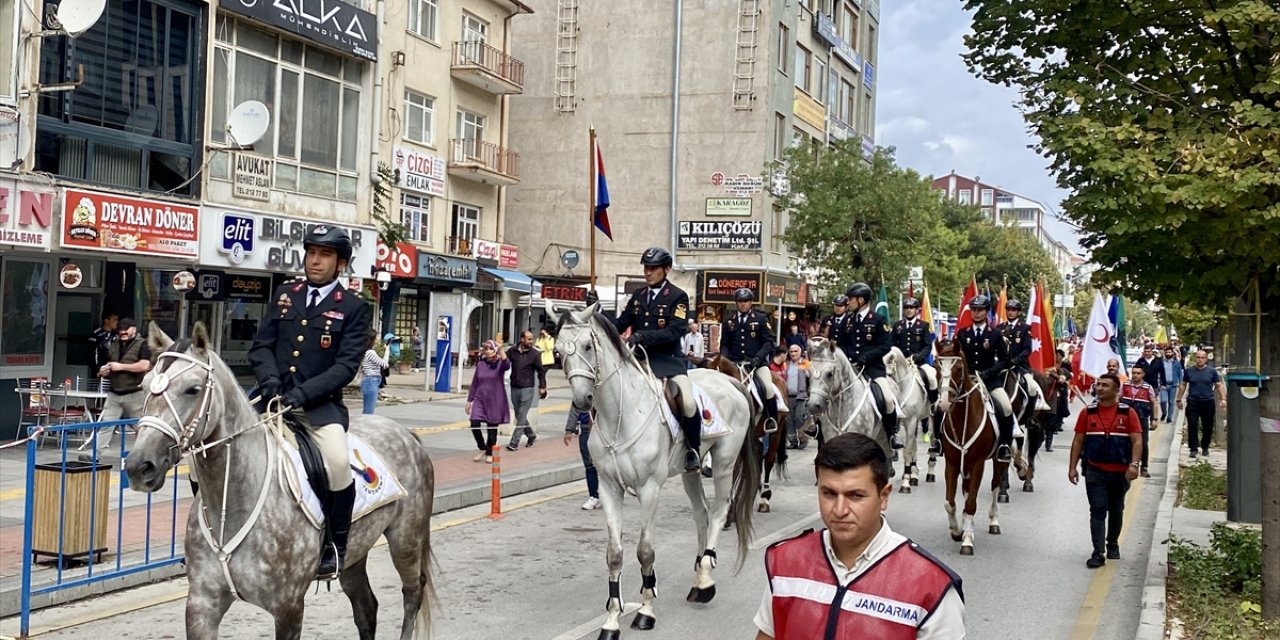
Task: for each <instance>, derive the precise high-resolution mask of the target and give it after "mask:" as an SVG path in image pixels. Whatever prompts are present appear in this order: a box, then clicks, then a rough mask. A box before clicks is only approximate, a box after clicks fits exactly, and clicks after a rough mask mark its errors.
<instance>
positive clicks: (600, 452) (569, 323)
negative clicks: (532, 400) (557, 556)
mask: <svg viewBox="0 0 1280 640" xmlns="http://www.w3.org/2000/svg"><path fill="white" fill-rule="evenodd" d="M599 311H600V306H599V304H593V305H591V306H589V307H587V308H586V309H582V310H575V311H566V312H563V313H562V314H561V315H560V330H559V335H558V337H557V339H556V351H557V352H559V353H560V356H561V357H562V358H563V361H564V371H565V375H567V376H568V377H569V384H570V386H571V387H572V390H573V406H574V407H575V408H577V409H578V410H581V411H586V410H588V409H592V408H594V409H595V412H596V422H595V426H594V427H593V428H592V430H591V440H590V442H588V443H587V446H588V447H589V448H590V451H591V460H592V462H593V463H595V466H596V470H597V471H598V472H599V474H600V503H601V505H602V506H603V507H604V516H605V522H606V524H607V526H608V530H609V546H608V550H607V552H606V559H607V561H608V565H609V599H608V604H607V608H608V611H609V615H608V617H607V618H606V620H605V623H604V625H602V627H601V629H600V635H599V638H600V639H601V640H613V639H616V638H618V637H619V633H620V631H619V626H618V618H619V617H620V616H621V615H622V595H621V587H620V585H619V581H620V579H621V575H622V501H623V496H624V491H625V490H626V488H627V487H630V488H632V489H634V490H635V493H636V495H637V496H638V497H639V499H640V540H639V543H638V544H637V545H636V557H637V558H638V559H639V561H640V577H641V581H642V588H641V590H640V594H641V606H640V610H639V612H637V613H636V617H635V619H634V620H632V622H631V628H633V629H640V630H649V629H652V628H653V627H654V624H655V618H654V613H653V598H654V596H655V595H656V593H657V592H656V585H657V579H656V577H655V574H654V571H653V562H654V558H655V554H654V550H653V538H652V535H653V520H654V515H655V514H656V513H657V510H658V492H659V490H660V489H661V488H662V485H663V483H664V482H666V480H667V478H668V477H670V476H671V475H673V474H679V475H680V477H681V480H683V482H684V490H685V493H687V494H688V496H689V503H690V505H691V506H692V507H693V519H694V522H695V523H696V524H697V527H698V549H699V552H698V554H697V557H696V559H695V561H694V567H695V572H696V575H695V577H694V582H693V588H692V589H691V590H690V591H689V595H688V597H687V598H686V599H687V600H688V601H689V602H710V601H711V599H712V598H713V597H715V593H716V588H715V581H714V580H712V579H711V570H712V569H713V568H715V565H716V543H717V541H718V539H719V536H720V530H721V528H722V527H723V525H724V521H725V517H726V516H727V515H728V512H729V502H730V498H731V497H732V499H733V503H734V505H736V506H735V509H734V510H735V513H734V519H735V521H736V522H737V526H738V567H739V568H741V566H742V562H743V560H744V559H745V558H746V555H747V548H748V545H749V544H750V542H751V514H752V508H751V507H752V504H751V503H752V498H753V497H754V496H755V494H756V491H757V490H758V489H759V486H760V462H759V460H758V456H759V451H758V449H759V447H758V443H757V442H756V440H755V438H752V437H751V426H752V418H753V415H752V404H751V399H750V396H749V395H748V392H747V388H746V387H745V386H743V385H742V383H741V382H738V381H737V380H734V379H733V378H730V377H729V376H726V375H723V374H721V373H720V372H718V371H711V370H710V369H694V370H692V371H690V372H689V376H690V380H691V381H692V382H693V383H694V384H696V385H697V386H698V387H701V388H702V390H703V391H705V392H706V393H707V395H708V396H710V397H711V399H712V401H713V403H714V404H715V408H716V410H717V411H719V413H720V415H721V417H722V418H723V419H724V420H725V421H726V423H727V424H728V425H729V426H730V427H732V429H733V431H732V432H731V433H729V434H727V435H722V436H719V437H714V438H703V441H702V453H704V454H705V453H706V452H708V451H710V453H711V466H712V470H713V472H714V473H713V476H712V480H713V482H714V484H715V498H714V499H713V500H712V501H711V503H710V504H708V503H707V499H706V495H705V494H704V492H703V489H702V475H701V474H699V473H698V472H696V471H695V472H690V473H682V471H683V469H684V452H683V443H682V442H676V441H675V439H674V437H673V436H672V434H671V430H670V429H669V428H668V426H667V419H666V413H665V411H664V410H663V405H664V404H666V399H665V397H664V394H663V385H662V383H661V382H660V381H659V380H658V379H657V378H654V377H653V373H652V372H651V371H649V370H648V368H647V367H645V366H644V365H643V364H642V363H641V362H640V361H638V360H637V359H636V358H635V356H633V355H632V353H631V349H630V348H629V347H628V346H627V345H626V343H625V342H623V341H622V337H621V336H620V335H618V331H617V329H616V328H615V327H614V326H613V323H611V322H609V320H608V319H607V318H605V317H604V316H602V315H600V314H599ZM735 467H736V472H735ZM731 494H732V496H731Z"/></svg>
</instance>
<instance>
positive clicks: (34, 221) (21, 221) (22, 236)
mask: <svg viewBox="0 0 1280 640" xmlns="http://www.w3.org/2000/svg"><path fill="white" fill-rule="evenodd" d="M52 226H53V193H51V192H43V191H31V190H29V189H24V188H22V186H21V185H19V184H18V183H17V182H15V181H12V180H4V181H2V182H0V244H9V245H16V246H19V247H34V248H37V249H51V248H53V244H52V242H50V239H51V238H52V237H53V234H52V233H50V227H52Z"/></svg>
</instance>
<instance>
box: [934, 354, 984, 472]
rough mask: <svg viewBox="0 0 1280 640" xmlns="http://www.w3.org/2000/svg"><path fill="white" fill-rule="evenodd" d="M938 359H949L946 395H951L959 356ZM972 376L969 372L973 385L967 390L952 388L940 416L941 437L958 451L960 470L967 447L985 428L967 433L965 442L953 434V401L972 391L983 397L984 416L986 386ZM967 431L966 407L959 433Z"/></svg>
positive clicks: (969, 447) (967, 414)
mask: <svg viewBox="0 0 1280 640" xmlns="http://www.w3.org/2000/svg"><path fill="white" fill-rule="evenodd" d="M940 359H942V360H950V361H951V363H950V364H949V365H947V395H951V393H952V392H953V388H952V379H953V378H954V377H955V375H954V374H955V365H956V361H959V360H960V357H959V356H940ZM963 377H964V376H960V378H963ZM974 377H975V374H969V378H970V381H971V382H973V386H971V387H969V390H968V391H964V392H961V391H960V390H959V389H954V392H955V397H954V398H951V399H950V400H949V401H948V403H947V411H946V412H945V413H944V414H943V416H942V423H943V424H942V427H943V428H942V429H941V431H942V437H943V438H944V439H945V440H946V441H947V444H950V445H951V446H952V447H953V448H955V449H956V450H958V451H959V452H960V469H962V470H963V469H964V468H965V466H964V459H965V456H966V455H968V453H969V449H971V448H973V445H974V443H975V442H977V441H978V438H979V437H980V436H981V435H982V432H983V431H985V430H986V429H985V428H982V429H975V430H974V431H973V433H972V434H970V435H969V437H968V439H966V440H965V442H964V443H963V444H961V443H960V442H959V441H958V440H957V439H956V438H955V434H954V432H955V421H953V420H952V419H951V407H952V406H954V405H955V403H957V402H960V401H962V400H966V399H967V398H968V397H969V396H971V395H973V394H974V393H977V394H978V396H979V397H981V398H983V414H984V417H985V414H986V403H987V397H986V393H985V392H986V387H985V386H983V384H982V382H981V381H980V380H976V379H974ZM955 384H956V385H961V384H962V383H960V381H959V379H957V380H956V381H955ZM983 425H984V427H985V425H986V420H983ZM948 426H950V427H951V428H950V429H948V428H947V427H948ZM968 431H969V411H968V410H967V409H966V411H965V413H964V424H963V425H962V426H961V431H960V433H967V432H968Z"/></svg>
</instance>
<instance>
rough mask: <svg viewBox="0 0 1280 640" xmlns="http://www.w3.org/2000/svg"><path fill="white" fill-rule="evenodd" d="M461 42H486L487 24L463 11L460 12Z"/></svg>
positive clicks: (487, 35) (487, 34)
mask: <svg viewBox="0 0 1280 640" xmlns="http://www.w3.org/2000/svg"><path fill="white" fill-rule="evenodd" d="M462 41H463V42H482V43H483V42H488V41H489V23H488V22H485V21H484V20H481V19H480V18H477V17H475V16H473V15H471V14H469V13H467V12H465V11H463V12H462Z"/></svg>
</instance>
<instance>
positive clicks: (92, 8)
mask: <svg viewBox="0 0 1280 640" xmlns="http://www.w3.org/2000/svg"><path fill="white" fill-rule="evenodd" d="M106 8H107V0H62V3H61V4H59V5H58V11H57V13H56V14H55V15H56V16H57V18H58V23H59V24H60V25H62V30H63V31H65V32H66V34H67V35H69V36H71V37H72V38H74V37H76V36H79V35H80V34H82V33H84V32H86V31H88V30H89V29H92V28H93V25H95V24H97V23H98V18H101V17H102V12H103V11H104V10H106Z"/></svg>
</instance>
